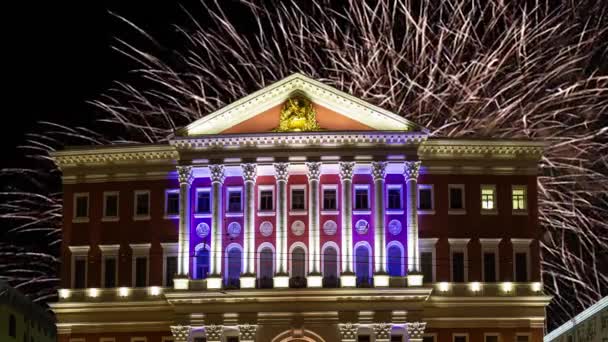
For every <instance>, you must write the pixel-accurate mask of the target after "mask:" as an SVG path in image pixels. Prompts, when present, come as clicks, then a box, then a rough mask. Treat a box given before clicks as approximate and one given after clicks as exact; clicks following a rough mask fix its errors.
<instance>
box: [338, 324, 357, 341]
mask: <svg viewBox="0 0 608 342" xmlns="http://www.w3.org/2000/svg"><path fill="white" fill-rule="evenodd" d="M338 330H339V331H340V339H341V340H342V341H344V342H346V341H348V342H351V341H356V340H357V330H359V325H358V324H353V323H350V322H348V323H340V324H338Z"/></svg>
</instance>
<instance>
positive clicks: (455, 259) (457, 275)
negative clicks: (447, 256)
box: [452, 252, 465, 283]
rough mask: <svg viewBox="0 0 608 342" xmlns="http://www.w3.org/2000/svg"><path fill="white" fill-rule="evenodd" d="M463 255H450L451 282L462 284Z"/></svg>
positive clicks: (458, 253)
mask: <svg viewBox="0 0 608 342" xmlns="http://www.w3.org/2000/svg"><path fill="white" fill-rule="evenodd" d="M464 272H465V269H464V253H463V252H453V253H452V281H453V282H460V283H462V282H464Z"/></svg>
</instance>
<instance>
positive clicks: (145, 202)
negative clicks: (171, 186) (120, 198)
mask: <svg viewBox="0 0 608 342" xmlns="http://www.w3.org/2000/svg"><path fill="white" fill-rule="evenodd" d="M135 216H136V217H147V216H150V191H147V190H138V191H135Z"/></svg>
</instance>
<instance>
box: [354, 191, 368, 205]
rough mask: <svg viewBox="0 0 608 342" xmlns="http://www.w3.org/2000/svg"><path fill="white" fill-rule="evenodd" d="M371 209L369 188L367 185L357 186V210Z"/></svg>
mask: <svg viewBox="0 0 608 342" xmlns="http://www.w3.org/2000/svg"><path fill="white" fill-rule="evenodd" d="M365 209H369V189H368V188H367V186H365V187H356V188H355V210H365Z"/></svg>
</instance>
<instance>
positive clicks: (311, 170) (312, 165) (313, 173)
mask: <svg viewBox="0 0 608 342" xmlns="http://www.w3.org/2000/svg"><path fill="white" fill-rule="evenodd" d="M321 165H322V164H321V162H307V163H306V168H307V169H308V180H309V181H311V180H319V178H320V177H321Z"/></svg>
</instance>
